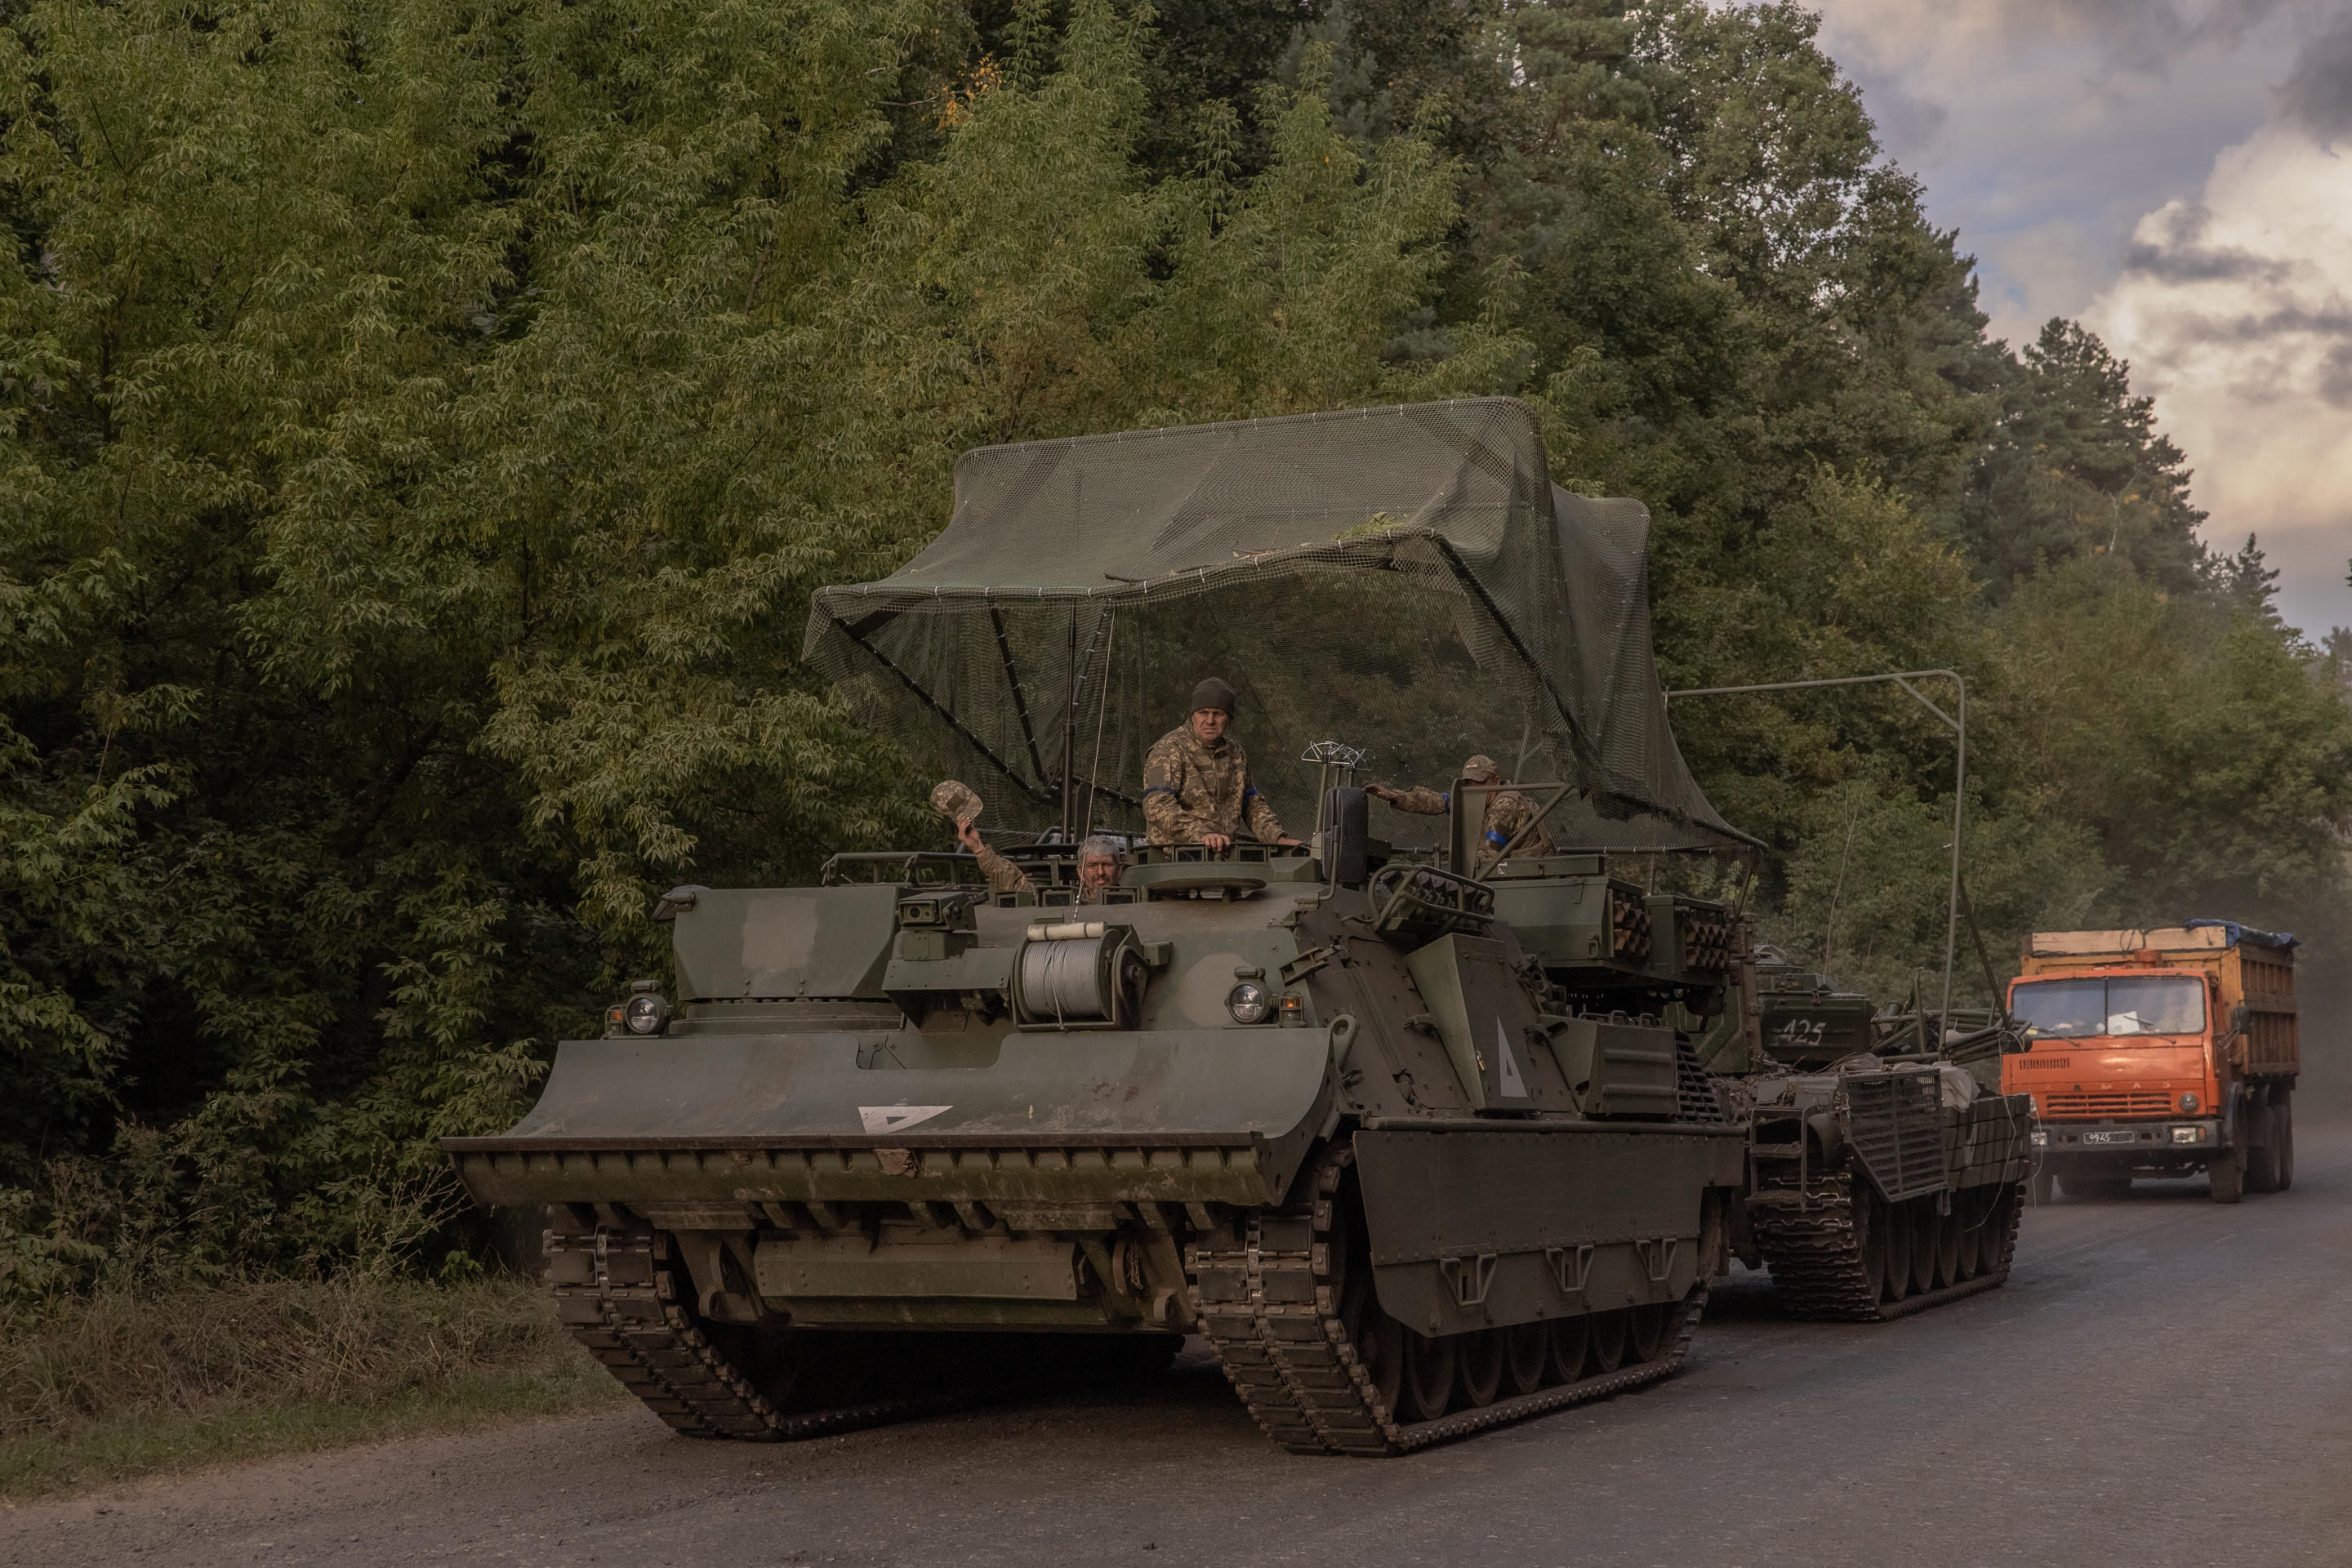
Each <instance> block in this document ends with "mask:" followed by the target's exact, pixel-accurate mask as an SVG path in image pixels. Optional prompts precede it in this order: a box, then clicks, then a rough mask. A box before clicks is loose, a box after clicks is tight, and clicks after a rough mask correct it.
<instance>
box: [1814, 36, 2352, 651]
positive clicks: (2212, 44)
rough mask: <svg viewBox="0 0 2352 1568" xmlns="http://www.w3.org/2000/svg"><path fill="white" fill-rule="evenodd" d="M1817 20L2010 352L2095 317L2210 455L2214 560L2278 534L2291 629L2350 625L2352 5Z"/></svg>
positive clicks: (2206, 494) (2204, 487) (2198, 490)
mask: <svg viewBox="0 0 2352 1568" xmlns="http://www.w3.org/2000/svg"><path fill="white" fill-rule="evenodd" d="M1812 3H1813V4H1814V5H1816V6H1817V7H1818V9H1819V10H1820V11H1821V13H1822V46H1823V47H1825V48H1826V49H1828V51H1829V52H1830V54H1831V55H1832V57H1834V58H1836V59H1837V61H1838V63H1839V64H1840V65H1841V66H1842V67H1843V68H1844V69H1845V70H1846V72H1847V74H1848V75H1850V76H1851V77H1852V78H1853V79H1854V80H1855V82H1856V83H1857V84H1858V85H1859V86H1860V87H1861V88H1862V91H1863V103H1864V107H1865V108H1867V109H1868V110H1870V111H1871V113H1872V116H1873V118H1874V120H1875V121H1877V123H1878V126H1879V132H1880V138H1881V141H1882V142H1883V143H1884V144H1885V147H1886V150H1887V152H1888V153H1890V154H1891V155H1892V156H1893V157H1894V158H1895V161H1896V162H1898V163H1901V164H1903V166H1904V167H1906V168H1907V169H1909V170H1910V171H1911V172H1912V173H1914V174H1918V175H1919V176H1920V177H1921V178H1922V180H1923V181H1924V182H1925V184H1926V186H1927V211H1928V213H1929V215H1930V216H1932V217H1933V218H1934V219H1935V221H1937V223H1939V224H1946V225H1956V226H1958V229H1959V243H1960V247H1961V248H1962V249H1963V250H1964V251H1969V252H1973V253H1975V254H1976V255H1977V257H1978V258H1979V273H1978V277H1979V285H1980V289H1981V295H1980V299H1981V302H1982V304H1983V307H1984V309H1985V310H1986V313H1987V314H1989V315H1990V317H1991V318H1992V331H1993V333H1994V335H1995V336H1999V337H2005V338H2007V339H2009V340H2010V341H2011V342H2030V341H2031V340H2032V335H2033V333H2034V332H2035V331H2036V330H2037V329H2038V328H2039V327H2040V325H2041V323H2042V321H2045V320H2047V319H2048V318H2049V317H2051V316H2053V315H2064V316H2077V317H2081V318H2082V319H2084V321H2085V322H2086V323H2087V324H2088V325H2089V326H2091V327H2092V328H2093V330H2095V331H2098V332H2099V333H2100V334H2101V335H2102V336H2103V337H2105V338H2106V339H2107V341H2108V342H2109V343H2110V345H2111V346H2112V347H2114V349H2115V350H2116V353H2120V354H2121V355H2123V356H2124V357H2125V358H2126V359H2127V360H2129V361H2131V362H2132V365H2133V384H2134V386H2135V388H2136V390H2137V391H2140V392H2143V393H2152V394H2154V395H2156V398H2157V412H2158V417H2159V418H2160V420H2161V421H2162V423H2163V426H2164V427H2165V429H2166V431H2167V432H2168V434H2169V435H2171V436H2172V437H2173V438H2174V439H2175V440H2177V441H2178V442H2179V444H2180V446H2181V447H2182V448H2183V449H2184V450H2185V451H2186V452H2187V453H2188V454H2189V462H2190V465H2191V466H2192V467H2193V468H2195V469H2196V482H2195V495H2196V498H2197V501H2198V504H2199V505H2200V506H2202V507H2204V508H2205V509H2207V510H2209V511H2210V512H2211V513H2212V514H2213V515H2212V521H2210V523H2209V524H2208V526H2207V540H2208V542H2209V543H2210V544H2213V545H2214V546H2216V547H2217V548H2220V549H2222V550H2225V551H2226V550H2235V549H2236V548H2237V547H2238V546H2239V545H2240V544H2242V543H2243V542H2244V541H2245V537H2246V535H2247V534H2248V533H2249V532H2252V533H2258V534H2260V535H2261V537H2262V542H2263V550H2264V551H2265V552H2267V553H2268V555H2269V557H2270V562H2271V564H2273V566H2276V567H2278V568H2280V570H2281V573H2282V576H2281V581H2280V589H2281V594H2280V597H2281V602H2282V607H2283V608H2284V611H2285V613H2286V616H2287V618H2288V619H2289V620H2290V621H2292V622H2293V623H2294V624H2295V625H2297V626H2303V627H2305V628H2306V629H2308V630H2311V631H2315V632H2317V631H2323V630H2325V629H2326V627H2328V626H2336V625H2352V588H2347V585H2346V584H2345V580H2344V579H2345V572H2346V565H2347V558H2352V303H2347V301H2352V163H2347V159H2352V25H2347V15H2352V10H2348V9H2347V0H1967V3H1965V4H1960V5H1954V4H1951V3H1950V0H1812ZM2330 135H2333V136H2335V137H2336V145H2337V148H2338V152H2337V153H2331V152H2330V151H2329V150H2328V149H2327V148H2326V146H2324V145H2322V144H2321V139H2324V138H2326V137H2328V136H2330Z"/></svg>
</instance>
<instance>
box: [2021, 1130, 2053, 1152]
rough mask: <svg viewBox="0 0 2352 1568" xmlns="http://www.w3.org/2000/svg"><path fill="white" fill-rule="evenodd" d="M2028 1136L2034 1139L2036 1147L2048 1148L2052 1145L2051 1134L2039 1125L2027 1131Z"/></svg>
mask: <svg viewBox="0 0 2352 1568" xmlns="http://www.w3.org/2000/svg"><path fill="white" fill-rule="evenodd" d="M2026 1136H2027V1137H2028V1138H2030V1139H2032V1142H2033V1146H2034V1147H2035V1148H2036V1149H2046V1148H2048V1147H2049V1146H2050V1134H2049V1133H2047V1132H2044V1131H2042V1129H2041V1128H2039V1127H2037V1128H2035V1129H2034V1130H2033V1131H2031V1132H2029V1133H2027V1134H2026Z"/></svg>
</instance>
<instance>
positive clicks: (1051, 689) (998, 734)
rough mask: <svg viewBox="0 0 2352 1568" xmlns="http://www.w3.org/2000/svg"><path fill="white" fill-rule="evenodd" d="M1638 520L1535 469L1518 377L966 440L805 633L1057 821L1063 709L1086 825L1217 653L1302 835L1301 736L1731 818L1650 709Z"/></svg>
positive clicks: (1393, 760)
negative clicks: (907, 527) (938, 491)
mask: <svg viewBox="0 0 2352 1568" xmlns="http://www.w3.org/2000/svg"><path fill="white" fill-rule="evenodd" d="M1648 533H1649V513H1648V510H1647V509H1645V508H1644V507H1643V505H1642V504H1641V503H1640V502H1639V501H1633V500H1586V499H1584V498H1582V497H1580V496H1574V495H1570V494H1569V493H1568V492H1567V491H1565V490H1562V489H1559V488H1558V487H1556V486H1554V485H1553V484H1552V483H1551V480H1550V477H1549V469H1548V468H1547V467H1546V463H1545V459H1544V451H1543V445H1542V442H1541V440H1540V439H1539V438H1538V435H1537V431H1536V425H1535V420H1534V417H1533V416H1532V415H1531V414H1530V413H1529V411H1528V409H1527V407H1526V406H1525V405H1522V404H1520V403H1518V402H1517V401H1516V400H1515V399H1511V398H1503V397H1489V398H1473V399H1465V400H1462V401H1457V402H1452V403H1431V404H1420V405H1411V406H1406V407H1391V408H1377V409H1360V410H1352V411H1349V412H1346V413H1338V414H1315V415H1306V416H1298V417H1294V418H1286V419H1261V420H1252V421H1247V422H1243V423H1237V424H1230V425H1202V426H1183V427H1180V428H1174V429H1162V430H1147V431H1139V432H1129V433H1124V434H1119V435H1110V436H1088V437H1078V438H1076V439H1072V440H1063V441H1035V442H1027V443H1024V444H1021V445H1017V446H1006V447H982V448H981V449H979V450H976V451H971V452H967V453H966V454H964V456H963V458H961V460H960V461H959V462H958V463H957V465H956V503H955V515H954V517H953V519H952V520H951V521H950V522H949V524H948V526H947V528H946V529H945V531H942V532H941V533H940V536H939V538H938V539H936V540H934V541H933V542H931V545H930V547H929V548H928V549H927V550H925V551H924V552H922V553H921V554H919V555H918V556H917V557H916V558H915V559H914V560H912V561H910V562H908V563H907V564H906V565H905V566H903V567H901V568H900V569H899V570H898V572H897V573H895V574H892V575H891V576H889V577H887V578H885V579H884V580H882V581H881V582H878V583H868V584H860V585H857V586H853V587H839V588H826V589H824V590H822V591H820V592H819V593H818V594H817V595H816V600H815V608H814V613H813V615H812V616H811V617H810V621H809V630H808V641H807V648H806V657H807V658H809V660H810V661H811V662H812V663H813V664H814V666H815V667H816V668H819V669H820V670H822V671H824V673H826V674H827V675H828V676H829V677H831V678H832V679H834V680H835V682H836V683H837V684H838V685H839V687H840V689H841V690H842V692H843V693H844V695H845V697H846V698H847V700H849V701H850V702H851V703H852V704H853V705H854V706H855V707H856V709H857V710H858V711H859V712H860V713H861V715H862V716H863V717H864V718H865V719H866V721H867V722H869V723H871V724H873V725H874V726H875V727H876V728H877V729H879V730H881V731H885V732H887V733H889V734H891V735H893V736H896V737H897V738H898V740H899V741H900V742H901V743H903V744H904V745H905V746H906V747H907V748H908V750H909V752H911V753H912V754H913V755H914V757H915V758H916V759H917V762H918V763H919V765H920V766H923V767H925V768H928V769H929V770H932V771H933V772H934V773H938V774H947V775H952V776H954V777H957V778H961V779H962V780H963V781H964V782H965V783H967V784H971V786H972V787H973V788H974V789H976V790H978V791H979V792H980V794H981V795H982V797H983V798H984V799H986V800H987V802H988V804H989V815H988V825H989V826H992V827H999V828H1027V829H1032V830H1043V829H1046V828H1049V827H1052V826H1055V825H1057V824H1058V823H1059V821H1060V818H1061V805H1060V800H1061V796H1060V791H1059V787H1058V781H1059V780H1060V778H1061V776H1062V772H1063V757H1064V744H1065V737H1067V738H1068V741H1069V752H1070V755H1071V757H1072V759H1073V762H1072V770H1071V771H1072V772H1073V773H1075V775H1076V778H1077V779H1079V780H1080V781H1081V782H1082V783H1083V782H1084V781H1087V780H1092V781H1095V783H1096V785H1097V789H1096V795H1095V800H1096V805H1095V810H1094V822H1095V825H1096V826H1097V827H1101V826H1113V827H1120V828H1126V829H1129V830H1139V828H1140V826H1141V812H1140V806H1139V797H1140V795H1141V776H1142V765H1143V756H1144V752H1146V751H1147V750H1149V749H1150V745H1151V742H1153V741H1154V740H1156V739H1157V738H1158V737H1159V736H1160V735H1161V734H1162V733H1164V732H1165V731H1168V730H1169V729H1171V728H1172V727H1173V726H1175V725H1176V724H1178V723H1180V722H1181V721H1183V719H1184V716H1185V709H1186V706H1187V701H1188V698H1189V694H1190V692H1191V691H1192V686H1193V683H1194V682H1195V681H1196V680H1198V679H1200V678H1201V677H1202V676H1204V675H1220V676H1223V678H1224V679H1226V680H1228V681H1230V682H1231V683H1232V684H1233V686H1234V689H1236V690H1237V691H1238V692H1239V693H1240V698H1241V701H1240V713H1239V715H1238V720H1237V722H1236V724H1235V726H1234V735H1235V737H1236V738H1237V739H1238V740H1240V741H1241V742H1242V743H1243V744H1244V746H1246V747H1247V748H1248V750H1249V754H1250V761H1251V767H1252V771H1253V773H1254V774H1255V779H1256V782H1257V784H1258V786H1259V787H1260V788H1261V789H1263V790H1264V791H1265V793H1266V795H1267V796H1268V797H1269V798H1270V799H1271V801H1272V802H1273V804H1274V805H1275V807H1276V810H1277V811H1278V812H1279V813H1280V814H1281V816H1282V817H1283V820H1284V822H1285V824H1286V826H1289V827H1290V829H1291V830H1292V831H1293V832H1295V833H1298V834H1301V835H1304V834H1305V833H1306V832H1307V830H1308V829H1309V828H1310V827H1311V826H1313V819H1314V805H1313V798H1312V796H1313V786H1314V782H1315V773H1314V771H1313V770H1312V769H1309V768H1306V767H1302V766H1299V765H1298V764H1297V761H1296V759H1297V757H1298V756H1299V754H1300V752H1302V751H1303V750H1304V749H1305V748H1306V747H1307V746H1308V745H1309V744H1311V743H1313V742H1318V741H1325V740H1337V741H1342V742H1347V743H1349V744H1351V745H1355V746H1360V747H1362V748H1364V749H1365V750H1366V751H1367V752H1370V757H1369V760H1368V762H1367V764H1366V767H1367V772H1368V774H1369V776H1370V777H1373V778H1379V779H1381V780H1384V781H1387V782H1391V783H1397V784H1432V785H1434V786H1436V787H1439V788H1444V786H1445V785H1446V784H1448V783H1449V782H1450V781H1451V780H1452V779H1453V778H1454V770H1455V769H1456V768H1457V767H1458V766H1459V765H1460V763H1461V762H1462V760H1463V759H1464V758H1465V757H1466V756H1468V755H1470V754H1471V753H1473V752H1486V753H1487V754H1489V755H1491V756H1494V757H1496V758H1497V759H1498V760H1499V761H1501V763H1503V765H1504V767H1505V768H1506V769H1507V770H1510V771H1511V773H1512V776H1514V777H1515V778H1518V779H1522V780H1536V779H1567V780H1572V781H1574V782H1575V784H1577V786H1578V788H1579V790H1580V792H1581V798H1580V800H1578V801H1575V802H1570V803H1567V804H1564V805H1563V806H1562V807H1561V809H1560V811H1559V813H1556V814H1555V816H1554V822H1555V824H1556V832H1558V836H1559V837H1560V839H1561V841H1562V842H1563V843H1586V844H1595V845H1599V844H1606V845H1610V846H1615V847H1707V846H1721V845H1726V844H1730V843H1736V842H1740V841H1742V840H1741V838H1740V836H1739V835H1738V834H1737V833H1735V832H1734V831H1733V830H1732V829H1731V828H1729V827H1728V826H1726V825H1725V824H1724V822H1723V820H1722V819H1721V818H1720V817H1718V816H1717V815H1716V813H1715V810H1714V808H1713V807H1712V806H1710V805H1708V804H1707V802H1706V796H1705V795H1702V794H1701V793H1700V791H1699V788H1698V785H1697V784H1696V783H1695V782H1694V781H1693V780H1692V778H1691V776H1690V773H1689V771H1688V770H1687V769H1686V768H1685V766H1684V764H1683V760H1682V755H1681V753H1680V752H1679V751H1677V750H1676V748H1675V739H1674V734H1673V732H1672V731H1671V730H1670V729H1669V728H1668V727H1667V723H1666V710H1665V703H1664V699H1663V697H1662V695H1661V693H1660V690H1659V687H1658V679H1657V671H1656V668H1655V665H1654V662H1653V659H1652V657H1651V649H1650V612H1649V557H1648ZM1073 671H1075V672H1076V679H1075V680H1073V679H1072V675H1073ZM1561 829H1564V831H1560V830H1561ZM1375 832H1380V833H1384V834H1391V835H1392V836H1393V837H1396V838H1398V839H1399V840H1400V841H1410V842H1424V843H1425V842H1431V841H1433V839H1434V838H1435V837H1436V835H1437V825H1436V823H1435V821H1434V820H1433V819H1429V818H1410V817H1400V816H1395V815H1393V814H1383V816H1381V817H1379V818H1376V826H1375Z"/></svg>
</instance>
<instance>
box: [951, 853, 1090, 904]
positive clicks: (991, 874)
mask: <svg viewBox="0 0 2352 1568" xmlns="http://www.w3.org/2000/svg"><path fill="white" fill-rule="evenodd" d="M972 858H973V859H974V860H977V861H978V862H979V863H980V873H981V875H982V876H983V877H986V878H987V879H988V885H989V887H990V888H991V889H993V890H995V891H997V892H1000V893H1034V892H1035V891H1036V890H1037V884H1036V883H1035V882H1034V881H1031V880H1030V879H1029V873H1028V872H1026V871H1024V870H1023V869H1022V868H1020V867H1018V866H1015V865H1014V864H1013V862H1012V861H1010V860H1007V859H1006V858H1004V857H1003V856H1002V855H999V854H998V853H997V852H996V851H995V850H993V849H992V848H990V847H988V846H987V845H985V844H983V845H982V846H981V847H980V848H979V849H978V850H977V851H975V852H974V853H973V855H972ZM1077 901H1078V902H1080V903H1082V904H1098V903H1101V902H1102V901H1103V889H1100V888H1089V887H1087V885H1086V884H1085V883H1084V882H1080V883H1079V884H1078V887H1077Z"/></svg>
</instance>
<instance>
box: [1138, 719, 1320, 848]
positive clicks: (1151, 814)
mask: <svg viewBox="0 0 2352 1568" xmlns="http://www.w3.org/2000/svg"><path fill="white" fill-rule="evenodd" d="M1233 721H1234V689H1233V688H1232V687H1230V686H1228V685H1226V684H1225V683H1224V682H1223V681H1222V680H1220V679H1217V678H1216V677H1215V676H1211V677H1209V679H1206V680H1203V681H1202V682H1201V684H1200V685H1198V686H1196V687H1194V688H1193V689H1192V717H1191V718H1190V719H1188V720H1186V721H1184V722H1183V723H1181V724H1179V725H1178V726H1176V728H1174V729H1173V730H1171V731H1168V733H1166V734H1165V735H1162V736H1160V739H1159V740H1158V741H1157V742H1154V744H1153V745H1152V748H1151V751H1150V754H1149V755H1148V756H1146V757H1145V758H1144V759H1143V820H1144V825H1145V826H1146V827H1148V828H1149V829H1150V834H1151V842H1152V843H1154V844H1204V845H1206V846H1208V847H1210V848H1212V849H1215V850H1220V851H1222V850H1225V849H1229V848H1231V847H1233V842H1234V838H1236V837H1239V836H1240V835H1241V834H1242V832H1243V830H1244V828H1245V827H1246V829H1247V830H1248V832H1249V834H1250V835H1251V836H1252V837H1256V838H1257V839H1259V840H1261V841H1262V842H1265V843H1267V844H1296V843H1297V842H1298V840H1297V839H1296V838H1293V837H1290V836H1289V835H1287V834H1286V833H1285V832H1283V830H1282V823H1281V820H1280V819H1279V818H1277V817H1276V816H1275V815H1274V807H1272V806H1270V805H1267V804H1266V801H1265V796H1264V795H1260V794H1258V792H1257V786H1256V785H1255V784H1252V783H1251V782H1250V773H1249V759H1248V758H1247V757H1246V756H1244V755H1243V753H1242V749H1241V746H1240V745H1239V744H1238V743H1237V742H1234V740H1232V739H1231V738H1229V737H1228V736H1227V735H1226V734H1225V731H1226V729H1227V727H1229V726H1230V725H1231V724H1232V723H1233Z"/></svg>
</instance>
